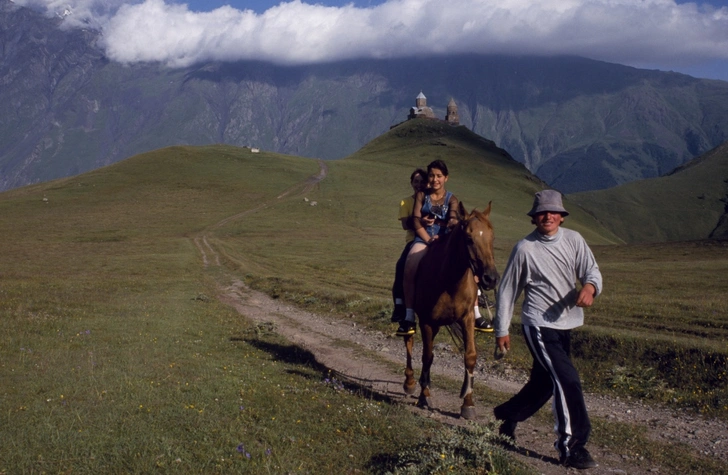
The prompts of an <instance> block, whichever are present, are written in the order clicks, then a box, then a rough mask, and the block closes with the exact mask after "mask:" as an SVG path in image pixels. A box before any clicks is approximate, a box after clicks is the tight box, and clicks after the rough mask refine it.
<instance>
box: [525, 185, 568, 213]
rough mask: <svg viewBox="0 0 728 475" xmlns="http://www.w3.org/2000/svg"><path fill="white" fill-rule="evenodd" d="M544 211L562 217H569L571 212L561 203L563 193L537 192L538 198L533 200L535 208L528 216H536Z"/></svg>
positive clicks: (554, 191)
mask: <svg viewBox="0 0 728 475" xmlns="http://www.w3.org/2000/svg"><path fill="white" fill-rule="evenodd" d="M544 211H550V212H552V213H559V214H561V216H568V215H569V212H568V211H566V210H565V209H564V205H563V204H562V203H561V193H559V192H558V191H556V190H541V191H539V192H536V196H535V198H534V199H533V208H531V211H529V212H528V215H529V216H534V215H537V214H538V213H543V212H544Z"/></svg>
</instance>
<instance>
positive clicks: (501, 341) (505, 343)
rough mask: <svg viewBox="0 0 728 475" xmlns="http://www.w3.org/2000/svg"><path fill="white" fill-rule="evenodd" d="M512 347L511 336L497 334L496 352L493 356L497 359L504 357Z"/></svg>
mask: <svg viewBox="0 0 728 475" xmlns="http://www.w3.org/2000/svg"><path fill="white" fill-rule="evenodd" d="M510 349H511V336H510V335H506V336H497V337H495V352H494V353H493V357H494V358H495V359H497V360H499V359H501V358H503V357H504V356H505V355H506V353H508V351H510Z"/></svg>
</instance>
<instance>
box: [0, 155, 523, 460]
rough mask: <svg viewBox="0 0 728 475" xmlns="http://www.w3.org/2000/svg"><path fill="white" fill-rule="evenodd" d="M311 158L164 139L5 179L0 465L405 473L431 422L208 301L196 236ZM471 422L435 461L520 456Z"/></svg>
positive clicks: (270, 196) (210, 286)
mask: <svg viewBox="0 0 728 475" xmlns="http://www.w3.org/2000/svg"><path fill="white" fill-rule="evenodd" d="M317 170H318V165H317V164H316V162H315V161H313V160H304V159H298V158H292V157H282V156H271V155H267V154H256V155H253V154H250V152H249V151H248V150H246V149H236V148H231V147H205V148H200V149H190V148H171V149H164V150H161V151H158V152H155V153H151V154H147V155H144V156H139V157H135V158H133V159H130V160H127V161H124V162H122V163H119V164H117V165H114V166H112V167H109V168H106V169H103V170H99V171H96V172H93V173H89V174H85V175H82V176H79V177H74V178H69V179H65V180H60V181H55V182H50V183H47V184H41V185H36V186H31V187H26V188H22V189H18V190H13V191H11V192H7V193H4V194H2V196H1V197H0V212H2V215H3V220H2V222H0V233H2V235H3V240H4V245H3V247H2V251H0V269H1V270H0V282H1V285H0V321H2V323H3V327H4V328H5V329H6V331H5V332H3V333H2V335H0V361H1V362H0V381H1V382H2V384H0V407H2V409H3V410H2V412H1V413H0V414H1V415H0V437H2V440H3V450H2V451H0V473H43V472H56V473H58V472H61V473H65V472H74V473H129V472H131V473H156V472H170V473H231V472H234V473H289V472H296V473H332V472H339V471H355V470H369V471H371V472H373V473H381V472H384V471H387V470H391V471H394V472H396V473H402V472H401V470H404V468H401V467H405V466H406V467H409V468H407V473H417V472H413V469H417V466H410V465H408V464H406V463H403V462H402V460H403V458H404V457H405V454H406V453H408V451H411V450H416V449H417V447H423V446H426V444H428V441H429V440H437V436H438V434H440V432H441V429H440V426H439V425H438V424H434V423H431V422H429V421H422V420H421V419H420V418H417V417H415V416H414V415H413V414H411V413H410V412H409V411H408V410H407V409H406V408H404V407H402V406H400V405H398V404H392V402H391V401H389V400H388V399H386V398H381V397H379V396H376V395H373V394H371V393H369V392H368V391H366V389H365V388H361V387H358V386H356V385H353V384H349V383H348V382H347V381H345V380H341V379H337V377H336V375H335V374H331V373H330V372H329V371H328V369H327V368H325V367H323V366H321V365H320V364H318V363H317V362H316V360H315V358H314V357H313V355H311V354H310V353H308V352H306V351H305V350H302V349H301V348H299V347H296V346H293V345H291V344H290V343H288V342H287V341H285V340H283V339H281V338H280V337H278V336H277V335H275V334H274V333H272V332H271V331H270V329H268V328H265V327H259V326H254V325H252V324H251V323H250V322H249V321H248V320H246V318H245V317H244V316H241V315H238V314H237V313H236V312H234V311H233V310H232V309H231V308H229V307H226V306H224V305H222V304H221V303H219V302H218V301H217V300H216V299H215V295H216V293H217V285H218V283H219V282H221V281H222V280H224V279H226V278H229V276H228V275H227V274H225V273H224V272H221V271H218V270H210V271H205V270H204V269H203V266H202V262H201V259H200V255H199V253H198V251H197V249H196V248H195V246H194V243H193V238H194V237H196V236H197V235H199V233H200V232H203V231H204V230H207V229H210V228H211V227H212V226H213V225H214V224H215V223H218V222H220V221H221V220H222V219H224V218H227V217H230V216H234V215H236V214H238V213H240V212H241V211H244V210H246V209H251V208H255V207H256V206H257V204H258V203H260V202H263V201H271V202H276V200H277V196H279V195H280V194H281V193H282V192H283V191H285V190H287V189H289V188H291V187H294V188H295V189H298V188H296V186H297V185H298V184H300V183H301V182H303V181H304V180H305V179H306V178H307V177H308V176H310V175H313V174H315V173H316V172H317ZM301 199H302V198H301V197H300V196H298V197H297V198H296V199H295V200H294V199H291V200H290V201H286V200H282V206H283V207H285V206H294V205H296V206H298V205H300V204H301V203H302V201H301V202H299V200H301ZM259 214H262V215H267V214H270V212H269V211H264V210H262V212H261V213H259ZM256 216H257V215H256ZM246 222H247V223H248V226H250V220H249V218H246ZM237 226H239V224H237V223H236V224H234V225H232V227H233V228H235V229H237ZM261 226H263V224H261ZM226 232H228V231H227V228H225V229H222V230H221V231H220V233H219V235H218V236H217V237H216V239H218V240H219V241H218V244H219V245H220V249H225V247H226V246H227V247H230V248H231V249H233V250H234V248H235V247H234V246H230V244H229V240H230V239H231V238H226V237H225V235H226ZM278 235H279V234H278V233H277V232H276V231H275V230H271V231H270V234H269V235H267V236H266V237H265V238H261V240H262V239H266V240H268V241H270V240H271V239H272V238H271V236H273V238H275V237H277V236H278ZM220 236H222V237H220ZM226 239H228V240H226ZM232 240H233V241H235V239H232ZM290 243H291V244H295V243H296V241H295V240H291V241H290ZM301 244H306V246H307V249H310V250H311V251H312V252H313V251H314V250H315V246H311V245H310V244H308V243H301ZM258 245H260V247H261V248H264V247H265V246H263V245H261V241H260V240H259V241H258ZM230 262H232V261H230ZM251 262H261V263H262V264H261V268H269V269H274V267H271V266H270V265H266V264H265V261H264V260H261V261H256V260H251ZM297 272H298V271H297ZM283 274H284V275H285V274H286V273H283ZM296 275H297V276H300V275H301V274H296ZM453 437H454V439H452V440H458V439H457V437H458V436H457V435H455V436H453ZM460 437H462V436H460ZM484 437H485V438H484V439H483V440H481V442H480V444H481V445H479V446H478V447H479V449H483V450H488V451H490V452H491V453H490V455H488V454H487V453H481V452H477V453H471V454H470V455H466V456H460V458H458V459H457V460H455V459H450V462H451V463H452V464H456V466H457V467H458V470H462V471H464V472H468V471H470V472H471V473H477V472H479V471H480V470H481V469H483V467H485V469H487V467H488V465H487V463H490V462H489V461H488V460H490V459H488V460H486V459H485V458H484V457H491V458H492V460H493V461H494V462H493V463H498V464H499V465H498V466H499V467H502V466H505V467H509V466H512V467H513V473H524V470H523V469H522V468H518V465H517V464H515V463H513V462H511V461H509V458H508V457H507V456H506V455H504V454H503V453H501V452H497V449H495V448H494V447H493V446H492V443H489V442H488V440H490V441H491V442H492V440H493V438H494V437H495V436H494V435H493V434H492V433H488V434H485V435H484ZM488 438H490V439H488ZM438 444H440V446H443V447H445V445H443V444H444V443H443V442H438ZM443 450H444V449H443ZM496 452H497V453H496ZM446 459H447V456H446V458H445V459H441V460H446ZM482 463H486V465H478V466H476V464H482ZM400 466H401V467H400ZM398 467H400V468H398ZM421 470H422V471H420V472H419V473H426V472H425V469H424V468H422V469H421Z"/></svg>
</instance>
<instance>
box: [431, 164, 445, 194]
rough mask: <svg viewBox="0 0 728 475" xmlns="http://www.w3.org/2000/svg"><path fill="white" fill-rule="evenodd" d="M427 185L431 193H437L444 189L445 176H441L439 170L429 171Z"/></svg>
mask: <svg viewBox="0 0 728 475" xmlns="http://www.w3.org/2000/svg"><path fill="white" fill-rule="evenodd" d="M428 178H429V181H428V182H429V185H430V188H432V191H438V190H443V189H445V183H447V176H445V175H443V173H442V170H440V169H439V168H432V169H430V173H429V174H428Z"/></svg>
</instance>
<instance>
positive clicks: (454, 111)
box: [445, 98, 460, 125]
mask: <svg viewBox="0 0 728 475" xmlns="http://www.w3.org/2000/svg"><path fill="white" fill-rule="evenodd" d="M445 120H446V121H447V123H448V124H450V125H460V117H459V116H458V106H457V104H455V99H453V98H450V102H448V103H447V115H446V116H445Z"/></svg>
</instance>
